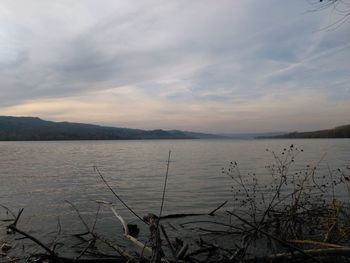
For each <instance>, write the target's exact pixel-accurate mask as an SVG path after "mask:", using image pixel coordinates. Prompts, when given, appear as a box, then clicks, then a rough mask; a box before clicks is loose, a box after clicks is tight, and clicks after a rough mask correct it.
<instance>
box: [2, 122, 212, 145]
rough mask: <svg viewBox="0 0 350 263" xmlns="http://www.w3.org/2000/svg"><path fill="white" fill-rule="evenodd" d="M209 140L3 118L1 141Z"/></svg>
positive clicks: (162, 132)
mask: <svg viewBox="0 0 350 263" xmlns="http://www.w3.org/2000/svg"><path fill="white" fill-rule="evenodd" d="M207 136H214V135H209V134H202V133H193V132H184V131H178V130H176V131H175V130H173V131H165V130H160V129H158V130H149V131H148V130H140V129H128V128H115V127H105V126H99V125H93V124H84V123H72V122H53V121H46V120H42V119H40V118H36V117H10V116H0V141H46V140H137V139H199V138H206V137H207Z"/></svg>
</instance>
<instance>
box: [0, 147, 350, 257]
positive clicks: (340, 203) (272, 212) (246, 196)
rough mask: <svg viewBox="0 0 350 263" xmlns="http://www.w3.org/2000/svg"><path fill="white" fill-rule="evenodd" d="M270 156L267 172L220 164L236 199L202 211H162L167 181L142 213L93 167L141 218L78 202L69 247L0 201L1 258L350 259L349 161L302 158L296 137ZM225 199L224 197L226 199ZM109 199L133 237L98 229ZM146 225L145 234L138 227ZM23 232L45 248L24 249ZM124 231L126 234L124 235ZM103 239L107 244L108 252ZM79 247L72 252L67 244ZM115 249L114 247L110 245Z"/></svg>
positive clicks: (99, 205)
mask: <svg viewBox="0 0 350 263" xmlns="http://www.w3.org/2000/svg"><path fill="white" fill-rule="evenodd" d="M267 152H268V154H271V156H272V158H273V161H272V163H271V164H269V165H267V166H266V169H267V171H268V173H266V174H259V175H258V174H255V173H247V174H246V173H242V172H241V171H240V169H239V165H238V163H237V162H231V163H230V164H229V165H228V166H227V167H226V168H223V170H222V173H223V176H227V177H228V178H231V181H232V184H231V190H232V200H229V202H227V201H225V202H223V203H221V204H219V205H218V207H216V208H215V207H214V208H212V209H209V211H206V212H203V213H200V214H173V215H166V216H164V215H162V210H163V205H164V200H165V196H166V182H167V177H168V169H169V163H170V153H169V158H168V163H167V172H166V176H165V181H164V189H163V198H162V200H161V201H162V202H161V203H162V205H161V207H160V211H159V214H157V215H154V214H148V215H146V216H143V217H141V216H140V215H138V214H136V213H135V212H134V211H133V209H132V208H131V207H129V206H128V205H127V203H126V202H125V201H124V200H122V199H121V198H120V196H119V195H118V193H117V192H116V191H115V190H114V189H112V188H111V187H110V185H109V184H108V182H107V181H106V180H105V178H104V177H103V175H102V173H101V172H100V171H99V169H98V168H97V167H95V170H96V175H97V176H99V177H100V178H101V180H103V182H104V183H105V184H106V187H107V188H108V189H109V190H110V191H111V192H112V193H113V195H114V196H115V197H116V199H117V200H118V203H121V204H122V205H124V206H125V207H126V208H127V209H129V210H130V212H131V213H133V214H134V216H135V218H137V219H138V220H139V222H140V225H139V226H137V225H136V224H127V222H125V220H124V219H123V217H121V216H120V215H119V214H118V211H117V210H116V208H115V206H114V205H113V204H111V203H107V202H105V201H103V200H96V202H97V203H98V211H97V212H96V217H95V220H94V221H93V223H92V224H91V223H89V222H88V221H87V220H86V218H85V217H84V215H83V213H81V212H80V211H79V209H78V208H77V207H76V205H74V204H73V203H69V205H70V206H71V207H72V209H73V210H74V211H75V212H76V214H77V218H78V220H80V222H81V224H82V226H83V227H84V229H85V231H84V232H82V233H77V234H74V239H76V240H79V241H80V242H79V243H78V244H77V245H75V246H71V247H69V248H67V246H64V245H65V244H62V243H61V242H60V239H59V237H60V232H61V229H60V227H59V228H58V230H57V234H56V235H55V238H54V240H53V241H52V242H50V243H49V244H47V243H45V242H43V241H40V240H39V239H38V238H36V237H35V236H36V235H35V234H29V232H27V231H23V230H22V229H21V226H20V218H21V214H22V212H23V209H22V210H20V211H19V212H18V213H14V212H12V211H11V210H10V209H9V208H7V207H4V206H2V208H3V209H2V211H3V213H2V214H1V215H3V214H4V213H6V214H7V216H8V218H6V219H4V220H3V221H6V222H7V223H6V224H5V225H6V234H4V236H3V237H1V236H0V245H1V255H0V261H1V262H290V261H293V262H334V261H340V262H347V261H348V260H350V221H349V220H348V219H349V216H350V206H349V202H348V201H349V196H350V185H349V182H350V167H349V166H348V167H345V168H344V169H338V170H335V171H334V170H332V169H331V168H330V167H328V168H327V169H320V166H321V165H323V166H324V165H325V164H324V163H322V160H320V161H319V162H318V163H317V164H314V165H308V166H306V167H304V166H300V165H297V160H298V158H301V157H300V156H302V152H303V150H302V149H298V148H297V147H295V146H294V145H290V146H289V147H288V148H285V149H283V150H282V151H281V152H280V153H279V154H278V153H275V152H273V151H270V150H268V149H267ZM223 201H224V200H223ZM102 206H103V207H107V208H108V209H109V210H110V212H111V213H112V214H113V215H114V216H115V218H116V220H117V221H118V222H119V223H120V224H121V226H122V228H123V232H124V234H123V235H124V239H125V240H126V241H127V242H128V244H129V245H126V246H125V245H123V244H120V242H119V241H117V242H116V241H112V240H109V239H107V238H106V237H104V236H102V235H101V234H99V233H97V231H96V228H95V227H96V223H97V220H98V213H99V211H100V208H101V207H102ZM140 229H141V230H142V231H148V233H149V234H148V237H149V238H148V239H147V240H142V239H143V238H139V237H138V234H139V232H140ZM23 238H25V239H26V240H29V241H30V242H33V243H34V244H36V245H37V246H38V247H39V248H40V249H41V252H33V251H29V250H26V249H25V248H24V245H23V247H22V249H20V248H21V244H23V242H24V240H23ZM120 238H121V237H120ZM106 247H108V248H109V250H108V251H109V252H108V253H106ZM65 249H70V250H74V255H73V256H70V257H67V256H63V255H65V254H64V253H63V251H64V250H65ZM111 251H114V252H113V253H112V252H111Z"/></svg>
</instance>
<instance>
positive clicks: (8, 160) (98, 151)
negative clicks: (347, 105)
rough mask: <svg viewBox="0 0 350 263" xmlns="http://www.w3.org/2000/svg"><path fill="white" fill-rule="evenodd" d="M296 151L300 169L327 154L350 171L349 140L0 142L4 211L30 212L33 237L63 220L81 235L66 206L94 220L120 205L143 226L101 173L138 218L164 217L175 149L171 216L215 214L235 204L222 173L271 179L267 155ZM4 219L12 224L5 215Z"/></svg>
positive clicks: (103, 223) (106, 224)
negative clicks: (106, 205) (107, 204)
mask: <svg viewBox="0 0 350 263" xmlns="http://www.w3.org/2000/svg"><path fill="white" fill-rule="evenodd" d="M291 144H294V145H295V146H297V147H299V148H302V149H303V150H304V152H303V153H302V154H301V155H299V156H298V158H297V160H296V165H299V166H303V165H306V164H311V165H312V164H315V163H317V162H318V161H319V160H320V159H321V158H322V156H323V155H324V154H326V155H325V157H324V158H323V160H322V162H321V163H320V167H321V169H326V168H327V169H328V166H329V167H331V169H335V168H342V167H345V166H347V165H350V140H349V139H313V140H307V139H305V140H149V141H67V142H0V150H1V159H0V204H2V205H6V206H7V207H9V208H11V209H13V210H14V211H17V210H18V209H19V208H22V207H24V208H25V210H24V214H23V217H22V218H21V222H20V224H21V225H22V226H23V228H26V229H31V230H32V231H33V233H35V232H39V231H41V233H42V232H43V229H44V232H45V231H46V232H47V233H51V234H52V232H54V230H55V228H56V227H55V225H56V223H57V218H58V217H59V218H60V219H61V222H62V225H63V226H64V227H65V229H68V231H71V232H74V231H78V229H79V227H80V225H81V224H80V223H78V222H77V220H76V215H75V214H74V212H73V211H72V210H71V209H70V208H69V205H67V203H66V202H65V200H69V201H71V202H74V203H75V204H76V205H77V206H78V207H79V209H80V210H81V212H82V214H83V215H86V216H87V218H90V219H89V220H90V221H91V220H93V215H94V214H95V212H96V209H97V205H96V203H94V200H97V199H102V200H107V201H111V202H115V203H117V209H118V211H119V212H120V214H122V215H123V217H125V218H126V219H127V220H128V221H130V220H135V219H134V217H133V216H132V214H130V213H129V212H128V211H127V210H126V209H125V208H124V207H122V206H121V205H120V203H118V202H117V201H116V200H115V198H114V197H113V195H112V194H111V193H110V192H109V191H108V190H107V188H106V186H105V185H104V184H103V182H102V181H101V179H100V178H99V177H98V175H97V174H96V172H94V169H93V166H97V167H98V168H99V170H100V171H101V173H102V174H103V175H104V176H105V178H106V180H107V181H108V182H109V183H110V184H111V186H112V187H113V188H114V189H115V191H116V192H117V193H118V194H119V195H120V196H121V197H122V198H123V200H125V201H126V202H127V203H128V204H129V206H131V207H132V208H133V209H134V210H135V212H136V213H138V214H139V215H141V216H142V215H144V214H147V213H148V212H153V213H156V214H157V213H158V211H159V206H160V203H161V195H162V187H163V183H164V176H165V171H166V159H167V156H168V151H169V150H171V163H170V170H169V179H168V185H167V192H166V199H165V206H164V214H169V213H188V212H191V213H193V212H203V211H210V210H211V209H213V208H215V207H216V206H217V205H218V204H219V203H221V202H222V201H224V200H226V199H230V198H231V192H230V184H231V181H230V179H229V178H228V177H227V176H224V175H223V174H222V173H221V170H222V168H223V167H225V166H227V165H228V164H229V162H230V161H237V162H238V163H239V167H240V169H241V172H242V174H244V173H246V172H249V171H251V172H255V173H257V175H258V177H259V176H261V177H264V176H266V175H267V173H268V171H267V170H266V169H265V165H267V164H269V163H271V162H272V161H273V159H272V156H271V154H270V153H269V152H266V150H265V149H267V148H268V149H271V150H275V151H276V152H277V153H280V152H281V151H282V149H283V148H284V147H288V146H289V145H291ZM229 205H230V204H229ZM0 217H2V218H4V217H6V215H5V214H4V212H3V211H1V212H0ZM115 225H116V224H115V221H114V219H113V218H112V215H111V213H110V212H109V211H108V209H102V210H101V214H100V216H99V224H98V229H99V230H100V231H102V232H103V231H105V232H107V233H108V232H110V231H114V230H113V229H114V228H117V227H118V229H119V228H120V226H115ZM50 231H51V232H50Z"/></svg>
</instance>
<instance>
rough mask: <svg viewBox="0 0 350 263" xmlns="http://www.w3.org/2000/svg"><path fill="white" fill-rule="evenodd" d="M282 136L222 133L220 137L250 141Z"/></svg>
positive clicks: (275, 133) (275, 134)
mask: <svg viewBox="0 0 350 263" xmlns="http://www.w3.org/2000/svg"><path fill="white" fill-rule="evenodd" d="M282 134H284V133H283V132H257V133H224V134H220V136H222V137H224V138H228V139H237V140H252V139H256V138H260V137H272V136H278V135H282Z"/></svg>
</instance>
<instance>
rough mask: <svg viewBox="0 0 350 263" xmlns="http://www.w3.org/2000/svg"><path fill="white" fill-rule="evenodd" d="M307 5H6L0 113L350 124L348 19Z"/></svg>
mask: <svg viewBox="0 0 350 263" xmlns="http://www.w3.org/2000/svg"><path fill="white" fill-rule="evenodd" d="M308 9H309V6H308V4H307V1H305V2H303V1H302V2H298V3H296V2H293V1H290V2H288V3H281V2H280V1H277V0H269V1H266V2H264V3H262V2H261V1H257V0H249V1H244V2H242V1H229V0H223V1H221V2H220V4H217V3H216V2H215V1H211V0H204V1H185V0H180V1H175V2H173V1H172V2H168V1H167V2H164V1H159V0H150V1H148V0H144V1H127V2H126V1H103V3H96V2H95V1H74V2H71V1H59V2H46V1H26V2H25V3H23V2H17V1H3V3H2V6H1V9H0V24H1V27H0V69H1V71H0V83H1V86H0V91H1V97H0V114H4V115H5V114H6V115H37V116H42V117H47V118H52V119H55V120H71V121H86V122H93V123H101V124H110V125H117V126H128V127H140V128H183V129H192V130H196V129H200V130H203V131H214V130H215V131H220V130H221V131H227V132H230V131H254V130H257V131H259V130H266V129H268V128H269V129H273V130H280V129H281V127H284V128H285V127H290V129H293V127H295V129H296V128H298V129H303V127H304V128H305V129H306V128H308V127H310V128H311V127H314V128H321V127H326V126H328V125H330V124H333V123H334V122H335V121H334V120H338V121H339V122H341V121H343V122H346V121H347V117H346V116H347V113H348V112H347V110H348V108H347V107H345V106H344V105H346V103H348V102H349V99H350V98H349V94H350V92H349V77H348V72H349V70H350V64H349V63H348V61H349V60H350V57H349V56H350V52H349V48H350V46H349V44H348V43H349V40H350V39H349V38H350V36H349V34H347V32H348V30H349V28H350V26H349V24H344V25H343V26H342V27H340V28H338V29H337V30H334V31H326V30H319V29H320V28H322V27H325V26H326V25H327V23H329V19H328V18H329V16H328V15H326V14H324V13H318V12H317V13H305V11H306V10H308ZM310 96H311V97H310ZM281 100H282V101H284V102H283V103H281ZM315 100H317V103H314V102H315ZM321 102H322V103H321ZM308 103H309V104H310V105H313V106H312V109H313V111H310V110H309V109H308V107H307V104H308ZM285 105H291V106H288V107H287V108H286V107H285ZM339 105H342V106H339ZM309 107H310V106H309ZM296 109H297V110H296ZM301 109H302V110H304V111H305V114H303V113H302V112H301ZM325 109H327V112H329V113H327V112H326V110H325ZM274 111H276V114H274ZM281 112H283V113H284V114H286V115H285V116H290V117H289V118H290V119H289V122H290V125H288V126H286V123H285V118H284V117H281V116H282V114H281ZM295 112H298V114H297V115H295ZM320 112H322V114H323V116H325V117H324V119H323V120H322V118H320V117H319V116H320V114H319V113H320ZM112 113H113V114H112ZM283 116H284V115H283ZM327 118H332V120H333V121H331V120H328V119H327ZM261 119H264V122H262V121H260V120H261ZM339 124H341V123H339Z"/></svg>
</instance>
